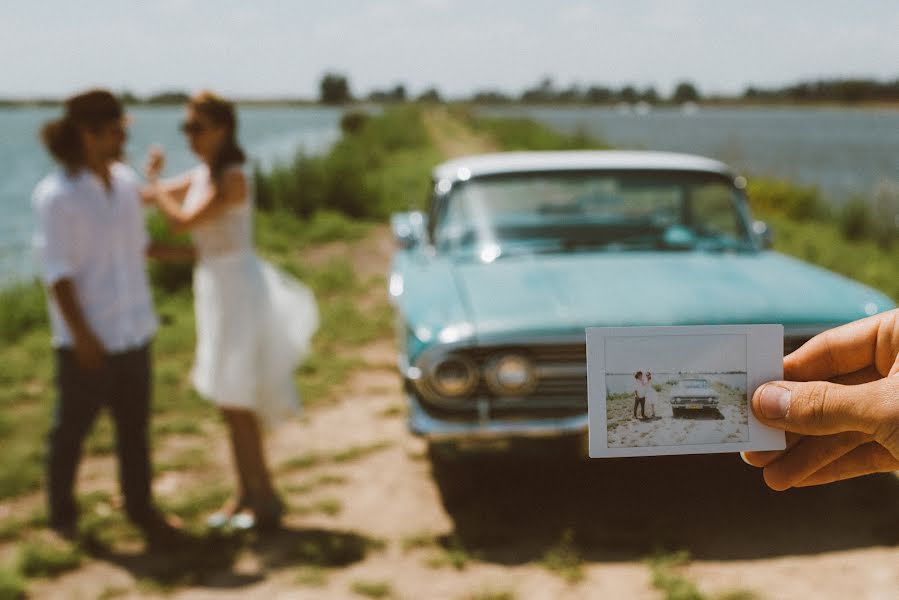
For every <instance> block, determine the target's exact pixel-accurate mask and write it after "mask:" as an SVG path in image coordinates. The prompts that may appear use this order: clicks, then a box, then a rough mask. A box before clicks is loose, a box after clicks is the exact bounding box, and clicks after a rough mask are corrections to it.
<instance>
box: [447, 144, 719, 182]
mask: <svg viewBox="0 0 899 600" xmlns="http://www.w3.org/2000/svg"><path fill="white" fill-rule="evenodd" d="M631 169H633V170H650V171H697V172H702V173H716V174H719V175H726V176H733V172H732V171H731V169H730V167H728V166H727V165H725V164H724V163H722V162H720V161H717V160H713V159H711V158H706V157H704V156H696V155H693V154H681V153H677V152H654V151H642V150H566V151H541V152H497V153H493V154H476V155H471V156H463V157H461V158H455V159H453V160H450V161H447V162H444V163H442V164H440V165H437V166H436V167H435V168H434V171H433V175H434V179H435V180H436V181H440V180H444V179H448V180H450V181H457V180H465V179H468V178H470V177H479V176H483V175H500V174H503V173H527V172H545V171H582V170H583V171H589V170H631Z"/></svg>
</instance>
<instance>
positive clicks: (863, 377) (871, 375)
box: [830, 365, 883, 385]
mask: <svg viewBox="0 0 899 600" xmlns="http://www.w3.org/2000/svg"><path fill="white" fill-rule="evenodd" d="M882 378H883V375H881V374H880V371H878V370H877V367H875V366H874V365H868V366H867V367H865V368H864V369H861V370H860V371H855V372H854V373H847V374H846V375H837V376H836V377H831V378H830V381H831V382H832V383H839V384H840V385H858V384H860V383H870V382H872V381H877V380H878V379H882Z"/></svg>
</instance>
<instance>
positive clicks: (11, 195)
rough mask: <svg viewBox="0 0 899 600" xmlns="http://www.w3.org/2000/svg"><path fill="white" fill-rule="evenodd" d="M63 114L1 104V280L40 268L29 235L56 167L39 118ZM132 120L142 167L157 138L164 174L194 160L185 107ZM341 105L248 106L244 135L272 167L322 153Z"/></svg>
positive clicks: (135, 162) (149, 111) (255, 156)
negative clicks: (41, 184)
mask: <svg viewBox="0 0 899 600" xmlns="http://www.w3.org/2000/svg"><path fill="white" fill-rule="evenodd" d="M59 114H60V110H59V109H57V108H0V173H2V177H0V285H2V284H4V283H8V282H9V281H13V280H17V279H23V278H25V277H28V276H30V275H32V274H33V273H34V272H35V265H34V258H33V255H32V253H31V251H30V240H31V235H32V232H33V230H34V222H33V218H32V213H31V192H32V190H33V189H34V186H35V185H36V184H37V182H38V181H40V180H41V178H42V177H44V175H46V174H47V173H48V172H49V171H51V170H52V169H54V168H56V166H55V165H54V163H53V162H52V160H51V159H50V157H49V156H48V155H47V153H46V151H45V150H44V148H43V147H42V145H41V143H40V141H39V139H38V130H39V129H40V127H41V125H42V124H43V123H44V122H46V121H48V120H50V119H53V118H56V117H57V115H59ZM128 114H129V115H130V116H131V119H132V122H131V126H130V128H129V141H128V147H127V154H128V159H127V160H128V162H129V163H131V164H132V166H134V167H135V168H137V169H138V170H142V165H143V160H144V156H145V154H146V151H147V149H148V148H149V147H150V145H152V144H159V145H161V146H162V147H163V148H164V149H165V151H166V174H169V175H170V174H175V173H179V172H182V171H184V170H186V169H188V168H190V167H191V166H193V165H194V164H196V159H195V158H194V156H193V155H192V154H191V153H190V150H189V149H188V147H187V144H186V141H185V139H184V136H183V135H182V134H181V132H180V131H179V129H178V124H179V123H180V122H181V120H182V119H183V118H184V115H183V110H182V109H181V108H180V107H141V108H131V109H129V111H128ZM340 117H341V111H340V110H339V109H331V108H315V107H314V108H305V107H303V108H296V107H277V108H267V107H266V108H261V107H243V108H240V109H239V114H238V118H239V120H240V130H239V138H240V140H241V143H242V144H243V146H244V149H245V150H246V151H247V153H248V154H249V156H250V160H251V161H252V162H258V163H259V164H261V165H262V166H270V165H271V164H272V163H274V162H278V161H286V160H289V159H290V158H292V157H293V155H294V154H295V153H296V151H297V150H298V149H300V148H305V149H306V150H307V151H309V152H323V151H325V150H327V148H329V147H330V145H331V144H332V143H333V142H334V141H335V140H336V139H337V138H338V136H339V135H340Z"/></svg>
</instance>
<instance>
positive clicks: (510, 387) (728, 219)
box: [389, 151, 894, 445]
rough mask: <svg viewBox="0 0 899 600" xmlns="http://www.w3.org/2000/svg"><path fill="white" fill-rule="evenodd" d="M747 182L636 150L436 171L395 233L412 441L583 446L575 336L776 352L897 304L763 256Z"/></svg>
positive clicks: (544, 155) (398, 217) (462, 161)
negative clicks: (755, 343)
mask: <svg viewBox="0 0 899 600" xmlns="http://www.w3.org/2000/svg"><path fill="white" fill-rule="evenodd" d="M745 183H746V182H745V180H744V179H743V178H742V177H736V176H735V175H734V174H733V173H732V171H731V170H730V169H729V168H728V167H727V166H726V165H724V164H722V163H720V162H718V161H715V160H711V159H708V158H702V157H698V156H691V155H685V154H674V153H660V152H642V151H565V152H518V153H497V154H487V155H480V156H470V157H465V158H459V159H455V160H451V161H449V162H446V163H443V164H441V165H439V166H437V167H436V168H435V169H434V171H433V188H432V193H431V195H430V198H429V199H428V204H427V209H426V210H425V211H423V212H407V213H401V214H395V215H393V217H392V219H391V224H392V229H393V234H394V237H395V240H396V243H397V245H398V249H397V251H396V252H395V254H394V257H393V261H392V265H391V272H390V278H389V294H390V298H391V301H392V302H393V304H394V305H395V308H396V312H397V336H398V342H399V344H398V346H399V357H398V363H399V370H400V374H401V376H402V378H403V381H404V386H405V393H406V396H407V398H408V403H409V427H410V428H411V430H412V431H413V432H414V433H416V434H420V435H422V436H425V437H426V438H427V439H429V440H431V441H434V442H438V441H441V442H450V443H453V441H465V440H469V441H471V440H490V439H516V438H520V437H535V436H536V437H539V436H543V437H547V436H549V437H558V436H565V435H568V434H580V433H583V432H585V431H586V427H587V416H586V413H587V385H586V356H585V332H584V328H586V327H590V326H630V325H694V324H730V323H781V324H783V325H784V327H785V348H784V351H785V352H789V351H791V350H793V349H795V348H797V347H798V346H799V345H801V344H802V343H803V342H805V341H806V340H808V339H809V338H810V337H812V336H813V335H815V334H817V333H818V332H820V331H822V330H824V329H827V328H830V327H833V326H835V325H838V324H841V323H846V322H848V321H852V320H855V319H858V318H861V317H865V316H868V315H873V314H875V313H877V312H880V311H883V310H886V309H889V308H892V307H893V306H894V305H893V302H892V301H891V300H890V299H889V298H888V297H886V296H884V295H883V294H882V293H880V292H878V291H876V290H873V289H871V288H869V287H866V286H864V285H861V284H859V283H857V282H855V281H851V280H850V279H847V278H845V277H842V276H840V275H837V274H834V273H832V272H829V271H826V270H824V269H821V268H818V267H815V266H812V265H809V264H806V263H804V262H801V261H799V260H796V259H794V258H790V257H787V256H784V255H782V254H779V253H776V252H773V251H771V250H770V249H768V247H769V246H770V234H769V233H768V232H767V229H766V227H765V225H764V224H763V223H761V222H754V221H752V219H751V217H750V214H749V210H748V208H747V202H746V197H745V192H744V188H745ZM443 445H446V444H443Z"/></svg>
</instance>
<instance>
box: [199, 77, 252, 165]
mask: <svg viewBox="0 0 899 600" xmlns="http://www.w3.org/2000/svg"><path fill="white" fill-rule="evenodd" d="M187 105H188V106H189V107H191V108H192V109H193V110H194V111H196V112H198V113H199V114H201V115H203V116H205V117H206V118H207V119H209V120H210V121H212V122H213V123H215V124H216V125H220V126H222V127H224V128H225V129H227V130H228V131H227V137H226V138H225V142H224V143H223V144H222V147H221V148H220V149H219V151H218V154H217V155H216V156H215V158H213V159H212V163H211V164H210V165H209V171H210V173H211V174H212V178H213V180H217V179H218V178H219V177H220V176H221V174H222V171H223V170H224V169H225V167H226V166H228V165H232V164H234V163H238V164H243V162H244V161H245V160H246V155H245V154H244V151H243V149H242V148H241V147H240V145H239V144H238V143H237V113H236V111H235V110H234V104H233V103H231V102H229V101H227V100H225V99H224V98H222V97H221V96H219V95H217V94H214V93H213V92H210V91H205V90H204V91H202V92H198V93H197V94H195V95H194V96H193V97H192V98H191V99H190V102H188V104H187Z"/></svg>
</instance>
